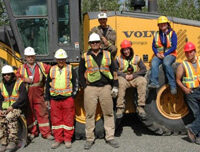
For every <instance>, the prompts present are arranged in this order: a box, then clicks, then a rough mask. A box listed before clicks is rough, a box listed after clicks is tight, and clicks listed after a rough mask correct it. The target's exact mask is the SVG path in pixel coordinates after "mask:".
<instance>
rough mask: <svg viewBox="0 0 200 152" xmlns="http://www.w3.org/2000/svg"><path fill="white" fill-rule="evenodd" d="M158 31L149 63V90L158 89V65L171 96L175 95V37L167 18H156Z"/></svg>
mask: <svg viewBox="0 0 200 152" xmlns="http://www.w3.org/2000/svg"><path fill="white" fill-rule="evenodd" d="M158 27H159V31H158V32H156V33H155V35H154V39H153V44H152V49H153V51H154V55H155V56H154V57H153V59H152V62H151V76H150V84H149V88H159V87H160V86H159V82H158V75H159V65H160V64H162V65H163V69H164V71H165V74H166V77H167V80H168V83H169V86H170V92H171V94H176V93H177V89H176V80H175V74H174V70H173V68H172V64H173V63H174V62H175V60H176V56H177V53H176V47H177V35H176V33H175V31H174V30H173V29H172V28H171V26H170V22H169V20H168V18H167V17H165V16H160V17H159V18H158Z"/></svg>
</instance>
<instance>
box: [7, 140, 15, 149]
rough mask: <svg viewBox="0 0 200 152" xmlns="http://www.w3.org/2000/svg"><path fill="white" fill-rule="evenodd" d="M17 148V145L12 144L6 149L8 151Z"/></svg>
mask: <svg viewBox="0 0 200 152" xmlns="http://www.w3.org/2000/svg"><path fill="white" fill-rule="evenodd" d="M16 148H17V145H16V144H15V143H14V142H10V143H9V144H8V146H7V147H6V150H14V149H16Z"/></svg>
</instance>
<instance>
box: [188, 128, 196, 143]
mask: <svg viewBox="0 0 200 152" xmlns="http://www.w3.org/2000/svg"><path fill="white" fill-rule="evenodd" d="M187 135H188V138H189V139H190V141H191V142H192V143H194V142H195V140H196V136H195V134H193V132H192V131H191V129H189V128H188V129H187Z"/></svg>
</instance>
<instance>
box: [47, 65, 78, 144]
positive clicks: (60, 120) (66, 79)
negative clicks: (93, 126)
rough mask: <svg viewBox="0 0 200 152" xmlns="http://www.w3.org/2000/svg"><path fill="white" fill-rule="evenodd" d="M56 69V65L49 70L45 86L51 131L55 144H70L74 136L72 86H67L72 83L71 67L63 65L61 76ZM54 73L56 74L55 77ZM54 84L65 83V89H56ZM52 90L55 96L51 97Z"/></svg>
mask: <svg viewBox="0 0 200 152" xmlns="http://www.w3.org/2000/svg"><path fill="white" fill-rule="evenodd" d="M58 69H59V68H58V66H57V65H55V66H53V67H52V68H51V70H50V74H49V76H48V78H47V85H46V86H47V88H46V89H47V90H46V91H47V94H50V95H51V96H50V102H51V123H52V131H53V134H54V138H55V141H56V142H59V143H61V142H63V141H65V142H69V141H70V142H71V139H72V136H73V134H74V117H75V106H74V99H73V98H72V86H70V85H69V83H70V82H72V77H73V76H72V67H71V65H65V67H63V68H62V73H65V74H63V75H61V73H60V72H59V71H58ZM53 71H54V72H53ZM55 73H57V76H56V74H55ZM58 77H59V78H58ZM61 77H62V78H61ZM58 79H62V80H63V82H62V81H59V80H58ZM57 80H58V81H59V82H58V81H57ZM54 83H66V88H65V89H60V88H56V87H54V85H53V84H54ZM58 86H59V85H58ZM50 90H51V91H50ZM52 90H54V91H53V92H54V93H55V94H56V95H54V96H52ZM61 90H62V91H61ZM67 90H68V91H67ZM69 90H70V91H69ZM60 92H61V93H60ZM66 92H68V93H69V94H68V95H64V94H66ZM48 100H49V99H48Z"/></svg>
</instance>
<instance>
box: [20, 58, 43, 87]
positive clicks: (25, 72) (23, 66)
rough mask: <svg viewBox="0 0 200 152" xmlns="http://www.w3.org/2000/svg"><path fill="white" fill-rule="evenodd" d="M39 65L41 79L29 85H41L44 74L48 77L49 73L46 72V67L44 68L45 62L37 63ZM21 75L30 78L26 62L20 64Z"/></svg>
mask: <svg viewBox="0 0 200 152" xmlns="http://www.w3.org/2000/svg"><path fill="white" fill-rule="evenodd" d="M36 64H37V65H38V67H39V76H40V79H39V82H38V83H33V84H29V87H33V86H40V85H41V82H42V80H43V75H44V76H45V77H47V74H46V73H45V68H44V64H43V63H42V62H37V63H36ZM20 75H21V76H22V77H23V78H28V72H27V70H26V68H25V64H23V65H21V66H20Z"/></svg>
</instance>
